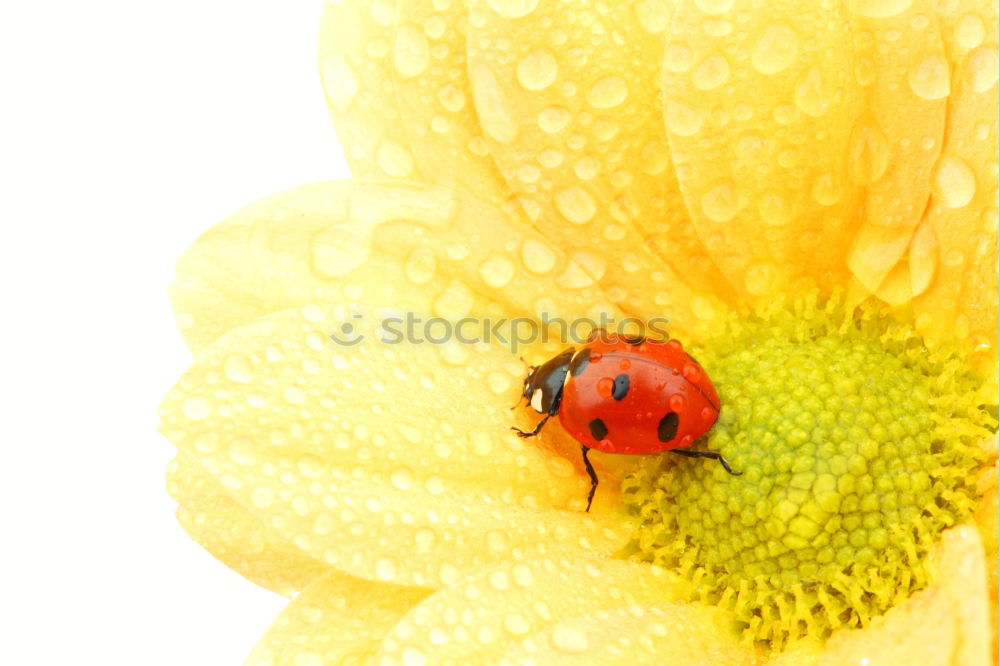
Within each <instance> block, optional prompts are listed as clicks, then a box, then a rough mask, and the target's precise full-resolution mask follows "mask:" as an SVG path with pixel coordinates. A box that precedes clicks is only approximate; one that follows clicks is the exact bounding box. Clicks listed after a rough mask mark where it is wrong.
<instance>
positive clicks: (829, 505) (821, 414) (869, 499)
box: [624, 303, 996, 647]
mask: <svg viewBox="0 0 1000 666" xmlns="http://www.w3.org/2000/svg"><path fill="white" fill-rule="evenodd" d="M695 354H696V356H697V358H698V359H699V360H700V361H701V362H702V364H703V365H704V366H705V368H706V369H707V370H708V371H709V374H710V375H711V376H712V379H713V382H714V383H715V386H716V388H717V389H718V391H719V394H720V399H721V401H722V410H721V413H720V416H719V421H718V423H717V424H716V426H715V427H714V428H713V429H712V430H711V431H710V433H709V434H708V435H707V436H706V437H705V438H703V440H702V441H700V442H697V443H696V444H695V445H694V447H693V448H694V449H696V450H711V451H718V452H721V453H722V454H723V455H724V456H725V457H726V459H727V460H728V461H729V462H730V464H731V465H732V466H733V468H734V469H735V470H738V471H741V472H742V473H743V474H742V476H731V475H729V474H727V473H726V472H725V471H724V470H723V469H722V468H721V466H720V465H718V464H714V463H712V462H711V461H705V460H695V459H687V458H681V457H679V456H664V457H663V458H662V459H661V460H660V461H659V462H658V463H657V464H656V465H655V466H654V465H650V466H648V467H647V468H644V469H641V470H640V471H638V472H636V473H634V474H632V475H630V476H629V477H627V478H626V480H625V482H624V496H625V497H626V501H627V503H628V504H629V506H630V509H631V510H632V511H633V512H634V513H636V514H638V515H639V517H640V519H641V521H640V524H641V527H640V528H639V529H638V531H637V532H636V534H635V536H634V541H633V544H632V546H633V548H634V554H633V557H636V558H639V559H643V560H646V561H651V562H654V563H656V564H660V565H663V566H667V567H670V568H673V569H677V570H679V571H681V572H682V573H683V574H684V575H685V576H687V577H689V578H690V579H691V580H692V581H693V582H694V583H695V585H694V586H693V588H694V589H695V590H697V592H696V593H695V594H696V596H697V598H698V599H700V600H701V601H704V602H707V603H711V604H713V605H720V606H723V607H725V608H728V609H730V610H732V611H733V612H734V613H735V614H736V616H737V617H738V619H739V621H740V623H741V625H742V626H743V629H744V632H745V635H746V637H747V638H748V639H749V640H755V641H768V642H770V643H771V645H772V647H780V646H782V645H784V644H785V643H786V642H787V641H788V640H790V639H792V638H795V637H798V636H803V635H806V634H808V635H811V636H823V635H826V634H829V633H830V632H831V631H832V630H834V629H837V628H840V627H854V626H865V625H867V624H868V622H869V621H870V619H871V618H872V617H873V616H876V615H879V614H881V613H883V612H885V611H886V610H888V609H889V608H890V607H892V606H893V605H894V604H895V603H897V602H898V601H900V600H902V599H904V598H906V597H907V596H908V595H909V594H910V593H911V592H913V591H914V590H917V589H919V588H921V587H923V586H924V585H926V581H927V573H926V570H925V557H926V554H927V552H928V550H929V548H930V546H931V545H932V544H933V543H934V541H935V540H936V538H937V535H938V534H939V532H940V531H941V530H943V529H944V528H946V527H950V526H952V525H955V524H958V523H962V522H967V521H970V520H971V517H972V513H973V511H974V510H975V507H976V504H977V499H978V498H977V496H976V491H975V488H974V478H975V472H976V471H977V470H978V469H979V468H980V466H981V465H983V461H982V453H981V450H982V449H981V447H980V446H979V443H980V442H981V441H982V439H983V438H984V437H987V436H988V435H989V433H990V432H991V431H995V429H996V421H995V420H994V419H993V417H992V416H991V415H990V413H989V412H988V411H987V410H986V409H985V408H983V407H980V406H978V405H977V404H976V400H975V394H976V389H977V387H978V386H979V384H980V381H979V380H977V379H976V378H975V377H973V376H971V375H970V374H969V373H968V371H967V370H966V368H967V367H968V366H967V364H966V363H965V362H964V361H963V360H962V359H960V358H957V357H955V356H952V355H949V354H947V353H944V352H940V351H935V352H930V351H928V349H927V348H926V347H925V346H924V345H923V343H922V341H921V340H920V338H919V337H917V336H916V335H914V334H913V333H912V332H911V331H910V330H908V329H906V328H904V327H901V326H898V325H896V324H893V323H891V322H890V321H889V320H888V319H886V318H884V317H883V316H882V315H881V314H880V313H878V312H876V311H874V310H872V309H868V310H866V309H858V310H856V311H854V312H850V313H847V312H845V311H844V309H843V308H842V307H840V306H838V305H837V304H836V303H832V304H830V305H828V306H826V307H825V308H820V307H816V306H815V305H801V304H800V306H799V307H797V308H796V311H795V312H794V313H792V312H788V311H785V310H777V309H775V310H774V311H772V312H770V313H769V314H767V315H766V316H760V317H757V318H754V319H753V320H746V319H744V320H742V321H739V322H733V323H731V325H730V326H729V327H728V330H727V332H726V333H724V334H721V335H720V336H719V339H718V340H715V341H714V342H712V343H711V344H710V345H709V346H707V348H706V349H703V350H697V351H696V352H695Z"/></svg>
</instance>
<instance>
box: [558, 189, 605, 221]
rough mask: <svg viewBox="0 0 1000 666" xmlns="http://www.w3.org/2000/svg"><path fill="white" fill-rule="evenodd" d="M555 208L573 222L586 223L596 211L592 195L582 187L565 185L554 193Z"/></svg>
mask: <svg viewBox="0 0 1000 666" xmlns="http://www.w3.org/2000/svg"><path fill="white" fill-rule="evenodd" d="M555 204H556V210H558V211H559V214H560V215H562V216H563V217H564V218H566V219H567V220H568V221H569V222H572V223H573V224H586V223H587V222H589V221H590V220H591V219H592V218H593V217H594V215H595V214H596V213H597V204H596V203H595V201H594V197H592V196H591V195H590V193H589V192H587V190H585V189H583V188H582V187H577V186H573V187H567V188H566V189H564V190H560V191H558V192H556V194H555Z"/></svg>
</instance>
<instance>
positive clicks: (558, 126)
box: [538, 106, 572, 134]
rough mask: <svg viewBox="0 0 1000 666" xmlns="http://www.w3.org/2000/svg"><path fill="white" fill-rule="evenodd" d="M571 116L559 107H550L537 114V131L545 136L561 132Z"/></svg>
mask: <svg viewBox="0 0 1000 666" xmlns="http://www.w3.org/2000/svg"><path fill="white" fill-rule="evenodd" d="M571 118H572V116H571V115H570V112H569V111H567V110H566V109H564V108H563V107H561V106H550V107H548V108H545V109H542V110H541V111H539V112H538V129H540V130H542V131H543V132H545V133H546V134H555V133H556V132H561V131H562V130H563V129H564V128H565V127H566V125H568V124H569V121H570V119H571Z"/></svg>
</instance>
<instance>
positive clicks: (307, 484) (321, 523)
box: [161, 306, 630, 587]
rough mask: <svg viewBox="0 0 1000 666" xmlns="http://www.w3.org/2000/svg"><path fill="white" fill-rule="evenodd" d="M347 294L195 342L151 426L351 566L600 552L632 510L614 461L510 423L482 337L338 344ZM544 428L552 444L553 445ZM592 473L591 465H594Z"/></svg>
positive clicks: (400, 572) (454, 568) (500, 365)
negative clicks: (620, 495)
mask: <svg viewBox="0 0 1000 666" xmlns="http://www.w3.org/2000/svg"><path fill="white" fill-rule="evenodd" d="M347 315H348V311H347V310H345V309H343V308H340V307H335V306H328V307H321V306H304V307H302V308H298V309H295V310H289V311H284V312H281V313H277V314H275V315H272V316H270V317H265V318H261V319H258V320H256V321H254V322H252V323H250V324H248V325H245V326H241V327H238V328H236V329H234V330H232V331H230V332H229V333H227V334H226V335H224V336H223V337H221V338H219V339H218V340H217V341H216V342H214V343H213V344H211V345H209V346H208V347H207V348H205V349H204V350H203V351H202V352H201V354H200V355H199V356H198V358H197V360H196V361H195V363H194V365H193V366H192V367H191V369H190V370H189V371H188V373H187V374H186V375H185V376H184V377H183V378H182V379H181V380H180V381H179V382H178V383H177V385H176V386H175V387H174V388H173V390H171V392H170V393H169V394H168V396H167V398H166V399H165V400H164V403H163V405H162V408H161V415H162V425H161V429H162V431H163V432H164V434H165V435H166V436H167V437H168V438H169V439H170V440H171V441H172V442H173V443H174V444H175V445H176V446H177V447H178V448H179V449H181V450H182V451H183V452H184V453H185V455H188V456H190V457H191V458H193V459H194V460H196V461H197V462H198V463H199V464H200V465H201V466H202V467H203V468H204V469H205V470H206V471H207V472H208V473H209V474H210V475H211V476H212V477H213V479H215V480H216V481H217V482H218V483H219V484H220V485H221V486H222V487H223V488H225V489H226V491H227V493H228V494H229V496H230V497H231V498H232V499H233V501H235V502H236V503H237V504H239V505H240V506H242V507H244V508H245V509H246V510H247V511H248V512H249V513H250V514H252V515H253V516H255V517H257V519H259V520H260V521H261V522H263V524H264V525H266V526H268V527H269V528H271V529H273V530H274V531H275V532H276V533H277V534H279V535H280V536H281V537H282V538H283V539H284V540H286V541H288V542H289V543H291V544H294V545H295V547H296V548H298V549H300V550H301V551H302V552H304V553H306V554H307V555H309V556H310V557H312V558H315V559H317V560H320V561H322V562H323V563H325V564H326V565H329V566H331V567H334V568H338V569H341V570H344V571H347V572H349V573H351V574H353V575H356V576H359V577H364V578H369V579H373V580H382V581H387V582H395V583H401V584H408V585H418V586H426V587H439V586H441V585H445V584H448V583H449V582H452V581H454V580H456V579H457V578H458V576H459V575H460V574H462V573H470V572H473V571H477V570H479V569H482V568H484V567H486V566H491V565H494V564H497V563H499V562H504V561H511V560H523V559H530V558H531V557H535V556H539V555H541V554H545V553H577V554H579V555H581V556H588V557H598V556H607V555H609V554H611V553H613V552H615V551H616V550H618V549H619V548H620V547H621V546H622V545H624V543H625V540H626V539H627V537H628V529H629V527H630V521H629V520H628V519H626V518H625V517H624V516H622V515H621V514H618V513H609V512H608V510H607V508H606V507H608V506H613V505H615V504H616V501H615V483H614V481H613V478H614V476H613V474H607V475H606V476H605V477H604V478H606V479H607V480H609V483H607V484H606V487H605V488H602V492H601V493H599V497H598V499H599V502H597V503H595V507H594V510H593V511H592V512H591V513H590V514H589V515H588V514H584V513H582V510H583V508H584V507H585V500H586V495H587V490H588V488H589V483H588V482H587V480H586V476H585V475H584V473H583V470H582V463H581V462H579V461H578V459H577V457H576V456H578V454H579V449H578V448H573V447H568V448H567V451H568V452H572V456H571V457H570V458H567V457H565V456H563V455H561V454H560V453H559V452H558V451H556V450H554V449H553V448H551V446H556V445H558V441H553V440H546V442H548V443H549V445H545V444H539V443H537V442H526V441H524V440H521V439H520V438H518V437H517V436H516V435H515V434H514V433H512V432H510V427H511V426H512V425H515V424H518V425H522V426H525V425H527V424H526V423H522V422H521V420H520V419H524V417H523V416H520V415H517V416H515V415H512V414H511V412H510V411H509V409H508V407H509V406H510V405H512V404H514V402H515V401H516V397H517V395H518V394H519V393H520V390H519V389H520V386H519V384H520V378H521V376H522V374H523V372H524V366H523V365H522V364H521V362H520V361H518V360H517V359H516V358H515V357H513V356H512V355H511V354H510V352H509V351H507V350H505V349H503V348H500V347H496V346H488V345H450V346H448V345H432V344H411V345H395V344H382V343H380V342H379V341H378V337H377V336H378V335H379V333H380V331H379V330H378V329H377V325H376V324H375V322H360V323H359V324H358V325H357V328H356V331H355V332H356V334H357V335H358V336H363V342H360V343H359V344H357V345H355V346H350V347H344V346H341V345H338V344H335V343H334V342H332V340H331V339H330V338H329V337H328V336H329V335H330V333H331V332H335V331H337V330H338V327H340V326H341V325H342V323H343V322H344V321H345V317H346V316H347ZM550 445H551V446H550ZM602 473H603V472H602Z"/></svg>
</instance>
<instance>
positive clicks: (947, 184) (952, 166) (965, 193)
mask: <svg viewBox="0 0 1000 666" xmlns="http://www.w3.org/2000/svg"><path fill="white" fill-rule="evenodd" d="M934 194H935V195H936V196H937V197H938V198H939V199H941V203H942V204H943V205H944V206H945V207H947V208H961V207H962V206H965V205H967V204H968V203H969V202H970V201H972V197H973V196H975V194H976V177H975V175H974V174H973V173H972V169H970V168H969V165H968V164H966V163H965V161H964V160H962V159H961V158H959V157H955V156H954V155H942V156H941V159H940V160H939V161H938V165H937V171H936V172H935V173H934Z"/></svg>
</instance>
